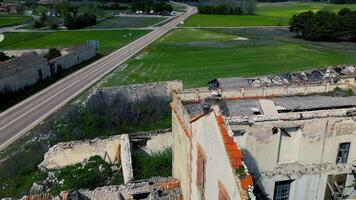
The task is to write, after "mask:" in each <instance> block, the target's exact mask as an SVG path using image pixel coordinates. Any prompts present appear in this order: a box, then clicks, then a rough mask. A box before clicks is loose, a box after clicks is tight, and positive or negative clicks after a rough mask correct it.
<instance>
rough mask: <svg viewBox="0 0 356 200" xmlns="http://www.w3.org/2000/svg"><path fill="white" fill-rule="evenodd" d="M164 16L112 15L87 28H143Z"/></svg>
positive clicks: (162, 18)
mask: <svg viewBox="0 0 356 200" xmlns="http://www.w3.org/2000/svg"><path fill="white" fill-rule="evenodd" d="M165 19H167V18H166V17H114V18H110V19H106V20H104V21H102V22H100V23H98V24H96V25H94V26H91V27H89V28H88V29H114V28H144V27H148V26H152V25H155V24H157V23H159V22H162V21H163V20H165Z"/></svg>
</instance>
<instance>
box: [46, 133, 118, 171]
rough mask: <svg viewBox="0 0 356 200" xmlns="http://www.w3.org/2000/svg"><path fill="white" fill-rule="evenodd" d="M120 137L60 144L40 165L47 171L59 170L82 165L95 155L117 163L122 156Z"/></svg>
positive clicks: (54, 147)
mask: <svg viewBox="0 0 356 200" xmlns="http://www.w3.org/2000/svg"><path fill="white" fill-rule="evenodd" d="M119 150H120V136H119V135H117V136H111V137H109V138H106V139H99V138H97V139H94V140H83V141H72V142H66V143H59V144H56V145H54V146H53V147H51V148H50V149H49V150H48V152H47V153H45V155H44V160H43V161H42V163H41V164H40V165H39V166H40V167H45V168H47V169H58V168H62V167H64V166H68V165H73V164H76V163H80V162H82V161H83V160H85V159H88V158H90V157H91V156H94V155H99V156H100V157H102V158H103V159H105V160H106V161H107V162H109V163H110V162H112V163H115V162H117V161H118V160H117V159H118V158H119V155H120V151H119Z"/></svg>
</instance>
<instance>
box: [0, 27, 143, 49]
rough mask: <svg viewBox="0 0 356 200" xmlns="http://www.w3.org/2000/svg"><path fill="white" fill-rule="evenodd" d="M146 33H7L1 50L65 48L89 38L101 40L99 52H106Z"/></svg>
mask: <svg viewBox="0 0 356 200" xmlns="http://www.w3.org/2000/svg"><path fill="white" fill-rule="evenodd" d="M129 33H131V34H132V37H131V38H130V37H128V34H129ZM146 33H148V31H146V30H100V31H58V32H18V33H5V39H4V41H2V42H0V50H6V49H32V48H54V47H55V48H63V47H71V46H74V45H76V44H81V43H85V42H86V41H87V40H99V42H100V48H99V53H102V54H106V53H109V52H110V51H113V50H114V49H117V48H119V47H121V46H123V45H125V44H127V43H128V42H129V41H130V40H134V39H136V38H138V37H140V36H142V35H144V34H146ZM124 36H126V37H124Z"/></svg>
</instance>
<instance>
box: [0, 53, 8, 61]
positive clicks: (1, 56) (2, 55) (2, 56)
mask: <svg viewBox="0 0 356 200" xmlns="http://www.w3.org/2000/svg"><path fill="white" fill-rule="evenodd" d="M9 59H10V57H9V56H7V55H6V54H5V53H4V52H0V62H4V61H6V60H9Z"/></svg>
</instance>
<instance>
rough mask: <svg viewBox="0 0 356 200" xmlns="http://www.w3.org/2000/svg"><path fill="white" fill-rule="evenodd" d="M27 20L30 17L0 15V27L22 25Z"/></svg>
mask: <svg viewBox="0 0 356 200" xmlns="http://www.w3.org/2000/svg"><path fill="white" fill-rule="evenodd" d="M27 20H30V17H26V16H17V15H16V16H9V15H0V27H6V26H15V25H19V24H23V23H25V22H26V21H27Z"/></svg>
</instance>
